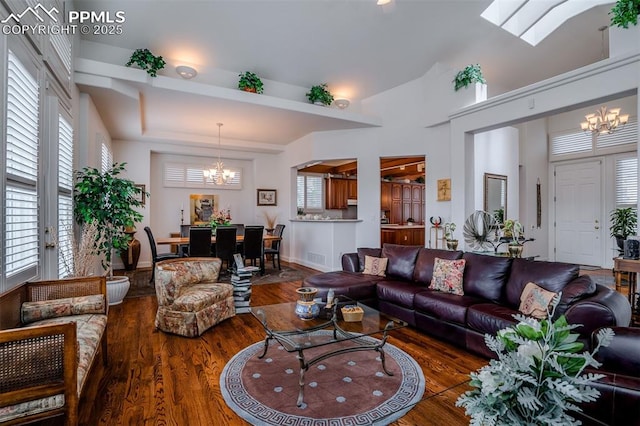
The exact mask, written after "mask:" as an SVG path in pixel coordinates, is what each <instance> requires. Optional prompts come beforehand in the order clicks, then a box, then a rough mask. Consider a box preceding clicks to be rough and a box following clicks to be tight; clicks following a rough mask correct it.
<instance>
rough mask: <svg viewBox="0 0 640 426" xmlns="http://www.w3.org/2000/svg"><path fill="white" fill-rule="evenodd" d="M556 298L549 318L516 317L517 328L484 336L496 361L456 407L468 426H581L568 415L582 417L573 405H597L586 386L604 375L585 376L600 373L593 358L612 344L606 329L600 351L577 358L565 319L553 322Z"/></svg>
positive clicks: (593, 393)
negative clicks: (589, 369) (467, 419)
mask: <svg viewBox="0 0 640 426" xmlns="http://www.w3.org/2000/svg"><path fill="white" fill-rule="evenodd" d="M559 301H560V296H559V295H557V296H555V297H554V299H553V301H552V303H551V306H550V307H549V309H548V310H547V318H546V319H543V320H537V319H535V318H531V317H526V316H524V315H520V314H517V315H514V318H515V319H516V320H517V321H519V323H518V324H517V325H515V326H512V327H508V328H505V329H503V330H500V331H498V333H497V335H496V336H492V335H489V334H487V335H485V342H486V344H487V347H488V348H489V349H490V350H492V351H493V352H495V353H496V354H497V355H498V359H497V360H496V359H492V360H491V361H489V364H488V365H486V366H484V367H482V368H481V369H480V370H478V371H477V372H472V373H471V382H470V385H471V386H472V387H474V388H476V389H473V390H471V391H467V392H465V393H464V394H463V395H461V396H460V397H459V398H458V400H457V401H456V406H458V407H464V408H465V409H466V414H467V415H468V416H470V417H471V421H470V424H471V425H561V424H562V425H569V424H579V423H577V422H576V419H574V418H573V417H571V415H570V414H569V413H570V412H572V411H580V408H579V407H578V406H577V403H582V402H591V401H595V400H597V399H598V397H599V396H600V392H599V391H598V390H597V389H594V388H592V387H591V386H589V383H591V382H594V381H596V380H599V379H601V378H602V377H603V375H602V374H594V373H584V369H585V368H586V367H589V366H592V367H596V368H597V367H599V366H600V363H598V362H597V361H596V360H595V359H594V357H593V355H594V354H595V353H596V352H597V351H598V350H599V349H600V347H601V346H608V345H609V344H610V343H611V340H612V339H613V335H614V334H613V331H612V330H611V329H610V328H605V329H600V330H599V331H598V346H596V348H595V349H594V350H593V352H591V353H590V352H588V351H585V352H581V351H582V350H583V348H584V344H583V343H580V342H578V341H577V340H578V335H577V334H575V333H571V330H572V329H574V328H577V327H580V325H578V324H568V323H567V320H566V318H565V317H564V315H561V316H560V317H559V318H558V319H557V320H556V321H555V322H553V321H552V318H553V316H554V312H555V308H556V306H557V305H558V303H559Z"/></svg>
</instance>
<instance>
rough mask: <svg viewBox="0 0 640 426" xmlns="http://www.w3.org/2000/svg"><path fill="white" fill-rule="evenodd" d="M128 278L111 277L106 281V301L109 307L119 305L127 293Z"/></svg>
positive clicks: (129, 284)
mask: <svg viewBox="0 0 640 426" xmlns="http://www.w3.org/2000/svg"><path fill="white" fill-rule="evenodd" d="M130 286H131V283H130V282H129V277H125V276H113V277H111V278H108V279H107V301H108V302H109V306H112V305H119V304H120V303H122V300H124V297H125V296H126V295H127V292H128V291H129V287H130Z"/></svg>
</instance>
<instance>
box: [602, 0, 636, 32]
mask: <svg viewBox="0 0 640 426" xmlns="http://www.w3.org/2000/svg"><path fill="white" fill-rule="evenodd" d="M609 15H611V25H612V26H616V27H620V28H629V24H632V25H634V26H635V25H638V15H640V0H618V1H617V2H616V4H615V5H614V6H613V8H612V9H611V11H610V12H609Z"/></svg>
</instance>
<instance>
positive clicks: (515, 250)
mask: <svg viewBox="0 0 640 426" xmlns="http://www.w3.org/2000/svg"><path fill="white" fill-rule="evenodd" d="M523 248H524V246H523V245H522V244H509V256H510V257H522V249H523Z"/></svg>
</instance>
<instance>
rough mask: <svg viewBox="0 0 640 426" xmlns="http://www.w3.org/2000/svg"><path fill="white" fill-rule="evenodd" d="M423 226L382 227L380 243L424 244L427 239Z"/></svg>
mask: <svg viewBox="0 0 640 426" xmlns="http://www.w3.org/2000/svg"><path fill="white" fill-rule="evenodd" d="M424 238H425V233H424V227H423V226H417V225H416V226H413V227H410V226H407V227H404V226H403V227H401V228H397V229H388V228H382V229H381V230H380V243H381V244H384V243H390V244H401V245H405V246H423V247H424V241H425V239H424Z"/></svg>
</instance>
